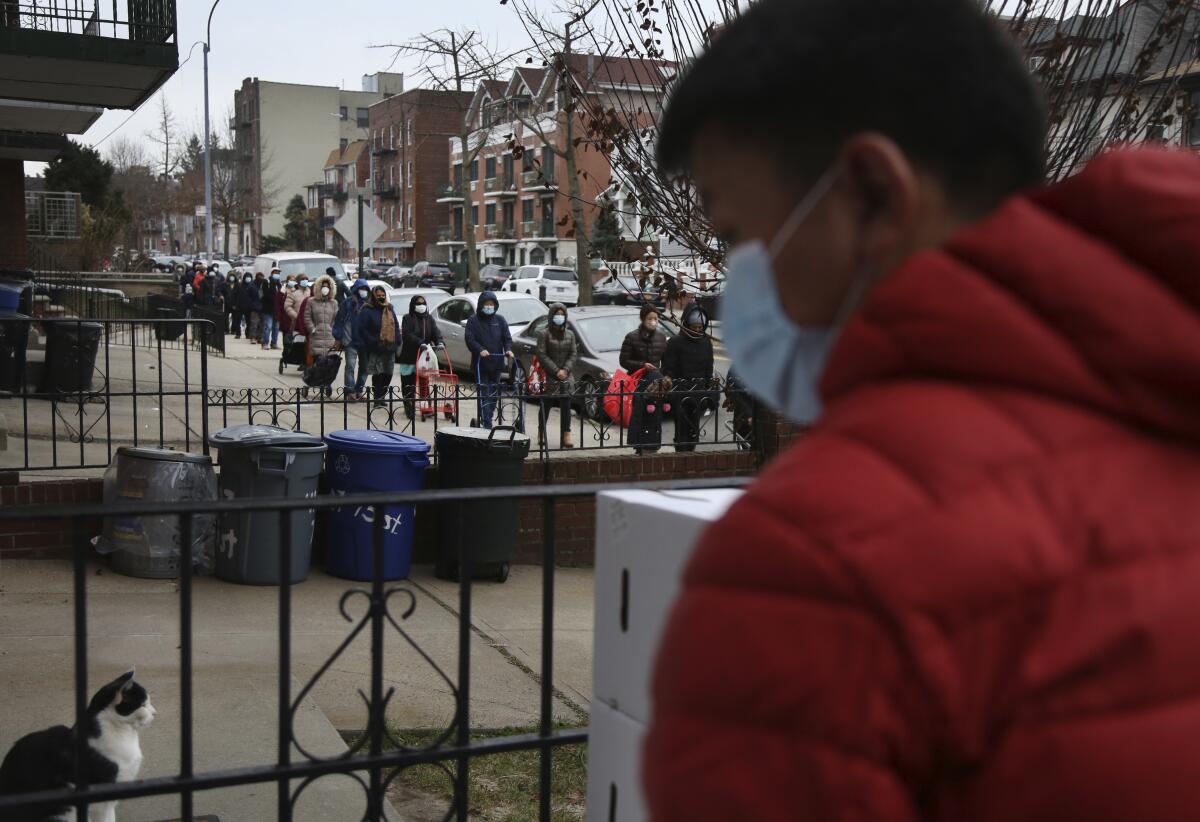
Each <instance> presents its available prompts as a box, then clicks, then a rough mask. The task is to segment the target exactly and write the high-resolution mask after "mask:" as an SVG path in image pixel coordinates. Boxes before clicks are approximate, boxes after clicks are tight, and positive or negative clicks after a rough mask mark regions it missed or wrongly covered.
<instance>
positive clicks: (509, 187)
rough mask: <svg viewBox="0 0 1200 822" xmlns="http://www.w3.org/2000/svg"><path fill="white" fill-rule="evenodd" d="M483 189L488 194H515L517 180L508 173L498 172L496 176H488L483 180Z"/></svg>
mask: <svg viewBox="0 0 1200 822" xmlns="http://www.w3.org/2000/svg"><path fill="white" fill-rule="evenodd" d="M484 190H485V191H486V192H487V193H489V194H500V195H504V194H516V193H517V181H516V179H514V178H513V177H511V176H510V175H508V174H500V176H498V177H489V178H488V179H487V180H486V181H485V184H484Z"/></svg>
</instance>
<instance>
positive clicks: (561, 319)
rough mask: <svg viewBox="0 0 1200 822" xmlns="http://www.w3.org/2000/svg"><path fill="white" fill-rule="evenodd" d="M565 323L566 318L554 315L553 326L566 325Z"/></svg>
mask: <svg viewBox="0 0 1200 822" xmlns="http://www.w3.org/2000/svg"><path fill="white" fill-rule="evenodd" d="M566 323H567V318H566V317H564V316H563V315H562V314H555V315H554V324H555V325H566Z"/></svg>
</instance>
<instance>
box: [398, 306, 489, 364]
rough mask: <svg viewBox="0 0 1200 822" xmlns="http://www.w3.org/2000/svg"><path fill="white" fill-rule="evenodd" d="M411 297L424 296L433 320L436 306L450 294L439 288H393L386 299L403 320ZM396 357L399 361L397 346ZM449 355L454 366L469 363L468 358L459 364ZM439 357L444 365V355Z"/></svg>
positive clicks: (435, 315)
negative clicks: (465, 361) (464, 362)
mask: <svg viewBox="0 0 1200 822" xmlns="http://www.w3.org/2000/svg"><path fill="white" fill-rule="evenodd" d="M413 297H424V298H425V305H427V306H429V316H430V317H433V318H434V319H435V320H436V319H437V310H438V307H439V306H440V305H441V304H442V303H444V302H446V301H447V300H449V299H450V295H449V294H447V293H446V292H445V291H443V290H442V289H440V288H403V289H393V290H392V292H391V294H389V295H388V299H389V300H390V302H391V303H392V308H394V309H396V316H397V317H399V318H400V319H401V320H403V319H404V315H405V314H407V313H408V304H409V302H410V301H411V300H412V298H413ZM439 328H440V326H439ZM396 357H397V360H396V361H397V362H399V361H400V360H399V357H400V349H398V348H397V349H396ZM450 357H451V359H452V360H453V361H454V364H455V366H458V367H462V368H466V367H467V365H469V364H470V360H468V361H467V364H464V365H461V366H460V365H459V362H458V360H457V359H454V355H453V354H451V355H450ZM440 359H441V364H442V367H445V364H446V363H445V357H440Z"/></svg>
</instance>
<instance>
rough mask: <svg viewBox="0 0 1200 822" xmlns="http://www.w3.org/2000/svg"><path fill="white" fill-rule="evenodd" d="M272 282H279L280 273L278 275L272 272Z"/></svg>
mask: <svg viewBox="0 0 1200 822" xmlns="http://www.w3.org/2000/svg"><path fill="white" fill-rule="evenodd" d="M271 282H273V283H277V282H279V275H278V274H272V275H271Z"/></svg>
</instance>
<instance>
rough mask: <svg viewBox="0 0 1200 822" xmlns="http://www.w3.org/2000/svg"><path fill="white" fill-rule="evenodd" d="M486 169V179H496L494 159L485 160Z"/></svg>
mask: <svg viewBox="0 0 1200 822" xmlns="http://www.w3.org/2000/svg"><path fill="white" fill-rule="evenodd" d="M486 168H487V178H488V179H489V180H493V179H495V178H496V158H495V157H488V158H487V166H486Z"/></svg>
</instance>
